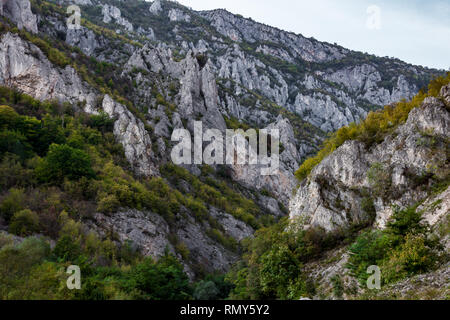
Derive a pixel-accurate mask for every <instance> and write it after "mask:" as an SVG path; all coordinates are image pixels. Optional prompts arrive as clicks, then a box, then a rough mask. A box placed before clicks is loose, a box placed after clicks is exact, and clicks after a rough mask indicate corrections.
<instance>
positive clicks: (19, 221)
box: [9, 210, 39, 237]
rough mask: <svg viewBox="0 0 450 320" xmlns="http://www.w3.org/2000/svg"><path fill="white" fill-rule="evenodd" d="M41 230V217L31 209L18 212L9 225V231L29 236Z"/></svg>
mask: <svg viewBox="0 0 450 320" xmlns="http://www.w3.org/2000/svg"><path fill="white" fill-rule="evenodd" d="M38 231H39V217H38V215H37V214H36V213H35V212H33V211H31V210H22V211H18V212H16V213H15V214H14V215H13V217H12V219H11V223H10V225H9V232H11V233H13V234H15V235H18V236H22V237H24V236H29V235H32V234H33V233H35V232H38Z"/></svg>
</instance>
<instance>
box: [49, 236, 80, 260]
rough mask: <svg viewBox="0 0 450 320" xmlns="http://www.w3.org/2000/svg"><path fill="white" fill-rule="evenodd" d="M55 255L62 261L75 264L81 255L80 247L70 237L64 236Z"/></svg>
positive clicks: (57, 244)
mask: <svg viewBox="0 0 450 320" xmlns="http://www.w3.org/2000/svg"><path fill="white" fill-rule="evenodd" d="M53 254H54V255H55V256H56V257H57V258H58V259H60V260H61V261H70V262H74V261H75V260H76V259H77V258H78V257H79V256H80V254H81V248H80V245H79V244H78V243H77V242H76V241H74V239H72V237H70V236H69V235H63V236H62V237H61V238H59V240H58V242H57V243H56V246H55V249H54V250H53Z"/></svg>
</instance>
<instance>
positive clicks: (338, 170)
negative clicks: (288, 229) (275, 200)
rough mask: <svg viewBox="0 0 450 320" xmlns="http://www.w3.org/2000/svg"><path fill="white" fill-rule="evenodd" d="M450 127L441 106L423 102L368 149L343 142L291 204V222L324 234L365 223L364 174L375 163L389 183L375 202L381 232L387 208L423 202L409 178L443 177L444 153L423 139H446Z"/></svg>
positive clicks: (368, 185)
mask: <svg viewBox="0 0 450 320" xmlns="http://www.w3.org/2000/svg"><path fill="white" fill-rule="evenodd" d="M449 125H450V114H449V112H448V111H447V110H446V109H445V107H444V106H443V103H442V102H441V101H440V100H438V99H435V98H428V99H426V100H425V101H424V103H423V105H422V106H421V107H419V108H416V109H414V110H412V111H411V112H410V114H409V117H408V120H407V122H406V123H405V124H404V125H401V126H400V127H399V128H397V130H396V132H395V134H394V135H392V136H388V137H387V138H386V139H385V140H384V142H382V143H381V144H379V145H376V146H375V147H374V148H372V149H371V150H366V148H365V146H364V144H363V143H361V142H356V141H347V142H346V143H344V145H342V146H341V147H340V148H338V149H337V150H336V151H335V152H333V153H332V154H331V155H329V156H328V157H327V158H325V159H324V160H323V161H322V163H320V164H319V165H318V166H317V167H315V168H314V169H313V171H312V173H311V175H310V177H309V178H308V179H306V180H305V181H303V182H302V184H301V185H300V187H299V189H298V191H297V193H296V194H295V196H294V197H293V198H292V199H291V202H290V208H289V209H290V217H291V219H293V220H298V219H300V222H301V223H302V224H304V225H305V226H315V227H322V228H324V229H325V230H327V231H336V230H340V229H345V228H348V227H349V226H350V225H352V224H364V223H367V222H369V221H370V219H371V217H370V215H369V213H368V212H365V211H364V209H363V201H364V199H365V198H367V196H368V195H367V190H371V188H373V186H372V185H371V183H370V182H369V180H368V175H367V173H368V170H369V169H370V168H371V167H373V165H374V164H379V165H380V166H382V168H383V171H385V172H386V175H387V176H388V179H389V181H385V182H384V183H385V184H386V186H383V187H386V188H388V187H389V189H390V191H389V192H388V194H386V195H384V196H380V195H376V196H375V198H376V199H375V201H374V206H375V211H376V219H375V225H376V226H378V227H381V228H383V227H384V226H385V225H386V222H387V220H388V219H389V218H390V216H391V215H392V212H393V209H392V205H398V206H400V207H403V208H404V207H407V206H411V205H413V204H415V203H417V202H418V201H420V200H424V199H426V198H427V194H426V193H425V192H424V191H422V190H420V189H415V187H414V176H417V177H418V176H421V175H423V174H424V173H426V172H430V170H431V171H432V172H434V174H437V175H440V174H443V172H445V170H446V169H445V168H446V167H445V166H446V164H445V163H446V151H445V148H442V149H441V148H439V149H436V148H433V147H432V144H430V142H429V141H428V140H427V139H431V138H427V137H428V136H432V137H436V139H438V138H439V137H442V138H443V139H448V137H449V132H450V130H449ZM427 141H428V142H427ZM447 170H448V169H447ZM365 190H366V191H365ZM430 222H432V220H430Z"/></svg>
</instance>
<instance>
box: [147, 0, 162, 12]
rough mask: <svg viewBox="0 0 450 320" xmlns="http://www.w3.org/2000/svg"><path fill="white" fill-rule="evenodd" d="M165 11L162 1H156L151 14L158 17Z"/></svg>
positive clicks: (151, 7)
mask: <svg viewBox="0 0 450 320" xmlns="http://www.w3.org/2000/svg"><path fill="white" fill-rule="evenodd" d="M162 10H163V8H162V6H161V0H155V1H153V3H152V5H151V6H150V12H151V13H153V14H155V15H157V14H159V13H160V12H161V11H162Z"/></svg>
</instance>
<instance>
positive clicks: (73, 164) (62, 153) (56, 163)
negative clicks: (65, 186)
mask: <svg viewBox="0 0 450 320" xmlns="http://www.w3.org/2000/svg"><path fill="white" fill-rule="evenodd" d="M36 174H37V176H38V178H39V180H40V181H43V182H53V183H61V182H62V181H63V180H64V178H67V179H69V180H79V179H80V178H82V177H87V178H93V177H94V176H95V173H94V171H93V170H92V167H91V159H90V158H89V155H88V154H86V153H85V152H84V151H82V150H78V149H74V148H72V147H70V146H68V145H57V144H52V145H51V146H50V149H49V152H48V154H47V156H46V157H45V159H44V160H43V161H42V162H41V163H40V164H39V166H38V167H37V168H36Z"/></svg>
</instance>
